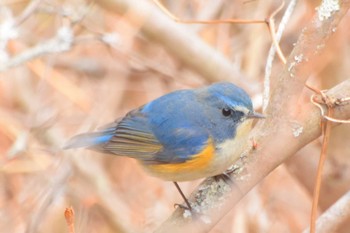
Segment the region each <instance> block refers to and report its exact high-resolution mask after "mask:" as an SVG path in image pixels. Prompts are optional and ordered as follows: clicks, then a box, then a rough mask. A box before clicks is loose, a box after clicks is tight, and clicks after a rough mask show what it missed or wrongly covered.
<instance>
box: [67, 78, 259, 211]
mask: <svg viewBox="0 0 350 233" xmlns="http://www.w3.org/2000/svg"><path fill="white" fill-rule="evenodd" d="M254 118H257V119H259V118H264V115H262V114H260V113H257V112H255V111H254V109H253V104H252V101H251V98H250V97H249V95H248V94H247V93H246V92H245V91H244V90H243V89H242V88H240V87H238V86H236V85H234V84H232V83H230V82H218V83H214V84H212V85H209V86H204V87H200V88H196V89H183V90H177V91H174V92H171V93H168V94H166V95H163V96H161V97H159V98H157V99H155V100H153V101H151V102H149V103H147V104H144V105H143V106H141V107H138V108H136V109H134V110H131V111H130V112H128V113H127V114H126V115H125V116H124V117H122V118H119V119H117V120H115V121H114V122H112V123H110V124H108V125H106V126H104V127H102V128H101V129H99V130H97V131H95V132H87V133H82V134H78V135H76V136H74V137H72V138H71V139H70V140H68V142H67V143H66V145H65V146H64V149H72V148H81V147H84V148H87V149H91V150H95V151H98V152H102V153H107V154H112V155H117V156H125V157H130V158H133V159H136V160H138V161H139V163H140V164H141V165H142V166H143V167H144V168H145V170H146V171H147V172H148V173H149V174H150V175H152V176H155V177H158V178H161V179H163V180H166V181H172V182H174V184H175V186H176V188H177V189H178V191H179V192H180V194H181V196H182V197H183V198H184V201H185V203H186V205H187V209H190V210H191V209H192V208H191V205H190V203H189V202H188V200H187V199H186V197H185V195H184V194H183V193H182V191H181V189H180V187H179V185H178V184H177V182H181V181H191V180H196V179H200V178H206V177H212V176H217V175H220V174H222V173H223V172H224V171H225V170H226V169H227V168H228V167H229V166H231V165H232V164H234V162H236V161H237V160H238V159H239V157H240V155H241V153H243V151H244V148H245V146H246V144H247V142H248V141H249V140H248V134H249V132H250V130H251V128H252V122H253V119H254ZM183 207H184V206H183Z"/></svg>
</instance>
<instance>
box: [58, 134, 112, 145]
mask: <svg viewBox="0 0 350 233" xmlns="http://www.w3.org/2000/svg"><path fill="white" fill-rule="evenodd" d="M114 133H115V132H114V131H112V130H107V131H101V132H91V133H83V134H79V135H76V136H74V137H73V138H71V139H69V141H68V142H67V143H66V144H65V145H64V146H63V149H72V148H80V147H88V148H91V149H93V148H97V147H99V146H100V145H101V144H105V143H107V142H108V141H109V140H111V138H112V137H113V135H114Z"/></svg>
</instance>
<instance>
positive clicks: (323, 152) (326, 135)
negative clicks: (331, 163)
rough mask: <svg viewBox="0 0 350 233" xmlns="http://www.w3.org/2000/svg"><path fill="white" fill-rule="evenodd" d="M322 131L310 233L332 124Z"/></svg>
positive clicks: (329, 111) (331, 111) (315, 214)
mask: <svg viewBox="0 0 350 233" xmlns="http://www.w3.org/2000/svg"><path fill="white" fill-rule="evenodd" d="M332 115H333V108H329V109H328V116H330V117H331V116H332ZM322 131H323V135H324V136H323V142H322V149H321V156H320V160H319V163H318V168H317V175H316V184H315V188H314V194H313V199H312V208H311V219H310V221H311V222H310V233H315V226H316V219H317V207H318V200H319V197H320V189H321V183H322V171H323V167H324V163H325V161H326V157H327V149H328V142H329V135H330V132H331V123H330V122H329V121H326V122H324V124H323V127H322Z"/></svg>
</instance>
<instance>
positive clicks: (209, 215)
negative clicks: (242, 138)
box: [156, 1, 350, 232]
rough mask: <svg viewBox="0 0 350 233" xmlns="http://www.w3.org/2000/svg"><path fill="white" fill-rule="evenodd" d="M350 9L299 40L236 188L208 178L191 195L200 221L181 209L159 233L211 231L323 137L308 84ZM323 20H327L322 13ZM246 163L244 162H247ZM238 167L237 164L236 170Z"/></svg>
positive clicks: (336, 93)
mask: <svg viewBox="0 0 350 233" xmlns="http://www.w3.org/2000/svg"><path fill="white" fill-rule="evenodd" d="M348 8H349V3H348V1H341V3H340V6H339V10H335V11H332V12H330V15H329V16H328V17H326V18H325V17H320V13H319V12H315V15H314V17H313V19H312V20H311V22H310V23H309V24H308V25H307V26H306V27H305V28H304V29H303V31H302V34H301V35H300V37H299V40H298V42H297V44H296V46H295V48H294V50H293V51H292V53H291V55H290V56H289V58H288V60H287V64H286V66H285V67H284V70H283V71H282V73H281V75H280V76H279V78H278V80H277V83H276V89H275V90H273V92H272V93H271V99H270V103H269V105H268V107H267V110H266V115H267V116H268V117H267V119H265V120H264V121H260V122H259V123H258V124H257V126H256V127H255V128H254V130H253V131H252V133H251V137H252V138H253V139H254V141H255V142H256V144H257V145H258V147H257V148H256V149H252V148H251V146H247V147H248V148H247V153H246V155H245V157H246V158H247V159H246V160H248V161H246V164H244V166H242V165H238V167H239V169H238V172H236V173H235V174H234V175H235V176H234V185H229V184H226V183H225V182H223V181H215V180H213V179H211V178H209V179H206V180H205V181H204V182H203V183H202V184H201V185H200V186H199V187H198V188H197V189H196V191H195V192H194V193H193V194H192V195H191V198H190V201H191V205H192V206H194V208H195V210H196V211H197V212H199V217H197V218H195V217H194V218H189V217H187V218H185V217H184V215H183V211H182V210H180V209H177V210H176V211H175V212H174V214H173V215H172V216H171V217H170V218H169V219H168V220H167V221H165V222H164V223H163V224H162V225H161V226H160V228H159V229H157V231H156V232H178V231H180V230H181V231H183V232H207V231H209V230H210V229H211V228H212V227H213V226H214V225H215V224H216V223H217V222H218V221H219V220H220V219H221V218H222V217H223V216H224V215H225V214H227V213H228V212H229V211H230V210H231V209H232V208H233V206H234V205H235V204H236V203H237V202H238V201H239V200H240V199H241V198H242V197H243V195H244V194H246V193H247V192H248V191H249V190H250V189H252V188H253V187H254V186H255V185H256V184H258V183H259V182H260V181H261V180H262V179H263V178H264V177H265V176H267V175H268V174H269V173H270V172H271V171H273V170H274V169H275V168H276V167H277V166H279V165H280V164H281V163H283V161H284V160H285V159H287V158H288V157H290V156H292V155H293V154H295V153H296V152H297V151H298V150H299V149H301V148H302V147H303V146H305V145H307V144H308V143H309V142H311V141H313V140H315V139H316V138H318V137H319V136H320V135H321V128H320V122H321V120H322V118H321V115H320V112H319V109H318V108H317V107H315V106H314V105H312V104H311V103H310V94H311V93H310V92H308V91H307V90H306V89H305V88H304V84H305V82H306V80H307V79H308V77H309V76H310V75H311V74H312V72H313V67H314V66H316V65H317V60H318V59H320V58H321V55H322V51H323V50H324V48H325V45H326V42H327V41H328V38H329V37H330V35H332V34H333V33H334V28H336V27H337V25H338V24H339V22H340V20H341V18H342V17H343V16H344V14H345V13H346V12H347V10H348ZM321 13H322V14H321V15H323V16H324V15H326V14H323V12H321ZM349 91H350V80H347V81H345V82H343V83H341V84H339V85H338V86H336V87H334V88H332V89H331V90H329V91H328V92H327V94H328V95H330V96H332V97H333V98H344V97H346V96H347V95H348V94H349ZM334 117H336V118H340V119H347V118H349V117H350V105H343V106H338V107H337V108H335V109H334ZM241 163H242V162H241ZM236 166H237V165H236Z"/></svg>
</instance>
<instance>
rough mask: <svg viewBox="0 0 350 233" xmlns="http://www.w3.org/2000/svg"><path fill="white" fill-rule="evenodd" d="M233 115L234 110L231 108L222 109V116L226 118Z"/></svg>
mask: <svg viewBox="0 0 350 233" xmlns="http://www.w3.org/2000/svg"><path fill="white" fill-rule="evenodd" d="M231 114H232V110H231V109H229V108H223V109H222V115H224V116H225V117H228V116H231Z"/></svg>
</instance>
